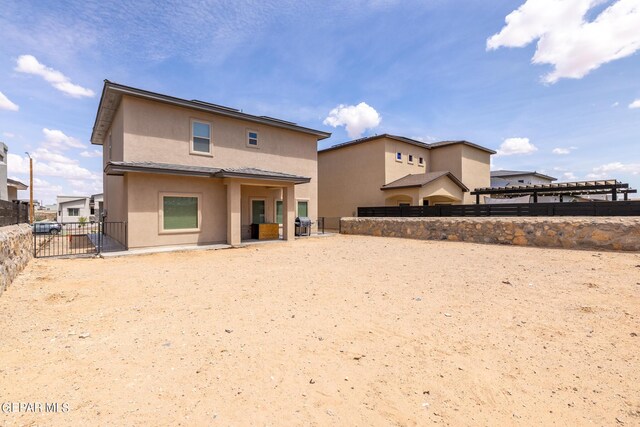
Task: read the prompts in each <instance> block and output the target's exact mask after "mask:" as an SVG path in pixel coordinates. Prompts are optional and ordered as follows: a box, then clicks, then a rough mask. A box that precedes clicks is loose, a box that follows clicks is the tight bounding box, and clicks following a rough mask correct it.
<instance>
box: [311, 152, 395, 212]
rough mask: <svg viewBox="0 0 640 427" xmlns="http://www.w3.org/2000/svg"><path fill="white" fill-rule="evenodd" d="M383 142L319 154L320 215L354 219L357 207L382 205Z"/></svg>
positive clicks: (383, 179)
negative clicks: (352, 217) (351, 217)
mask: <svg viewBox="0 0 640 427" xmlns="http://www.w3.org/2000/svg"><path fill="white" fill-rule="evenodd" d="M385 152H386V149H385V141H384V140H382V139H378V140H374V141H369V142H366V143H363V144H355V145H352V146H349V147H344V148H340V149H338V150H331V151H324V152H320V153H318V177H319V181H318V207H319V216H322V217H329V218H333V217H341V216H353V215H355V214H356V210H357V208H358V206H377V205H384V194H383V192H382V191H381V190H380V187H382V186H383V185H384V184H385V172H384V169H385V166H384V159H385Z"/></svg>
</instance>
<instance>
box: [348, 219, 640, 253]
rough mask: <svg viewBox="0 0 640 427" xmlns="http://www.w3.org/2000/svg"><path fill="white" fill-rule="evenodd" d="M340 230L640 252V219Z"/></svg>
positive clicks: (408, 222) (418, 223) (364, 224)
mask: <svg viewBox="0 0 640 427" xmlns="http://www.w3.org/2000/svg"><path fill="white" fill-rule="evenodd" d="M341 233H343V234H361V235H367V236H384V237H404V238H410V239H423V240H449V241H456V242H457V241H460V242H474V243H494V244H496V243H497V244H506V245H519V246H538V247H549V248H567V249H603V250H615V251H640V217H544V218H543V217H491V218H487V217H484V218H475V217H474V218H342V219H341Z"/></svg>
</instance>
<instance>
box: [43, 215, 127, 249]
mask: <svg viewBox="0 0 640 427" xmlns="http://www.w3.org/2000/svg"><path fill="white" fill-rule="evenodd" d="M126 249H127V223H126V222H72V223H65V224H58V223H56V222H36V223H34V224H33V255H34V257H36V258H45V257H55V256H73V255H95V254H99V253H102V252H114V251H124V250H126Z"/></svg>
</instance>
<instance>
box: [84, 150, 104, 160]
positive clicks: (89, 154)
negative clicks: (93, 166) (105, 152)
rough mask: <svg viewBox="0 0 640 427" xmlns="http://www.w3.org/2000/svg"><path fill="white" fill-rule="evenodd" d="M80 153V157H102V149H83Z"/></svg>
mask: <svg viewBox="0 0 640 427" xmlns="http://www.w3.org/2000/svg"><path fill="white" fill-rule="evenodd" d="M80 155H81V156H82V157H89V158H90V157H102V151H100V150H93V151H86V150H85V151H83V152H82V153H80Z"/></svg>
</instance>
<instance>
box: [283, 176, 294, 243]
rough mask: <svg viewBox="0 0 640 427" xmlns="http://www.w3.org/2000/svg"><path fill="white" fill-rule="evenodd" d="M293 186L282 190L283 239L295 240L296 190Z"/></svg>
mask: <svg viewBox="0 0 640 427" xmlns="http://www.w3.org/2000/svg"><path fill="white" fill-rule="evenodd" d="M295 188H296V187H295V186H294V185H293V184H291V185H289V186H287V187H284V188H283V189H282V215H283V217H284V218H282V238H283V239H284V240H293V239H295V236H296V227H295V221H296V190H295Z"/></svg>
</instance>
